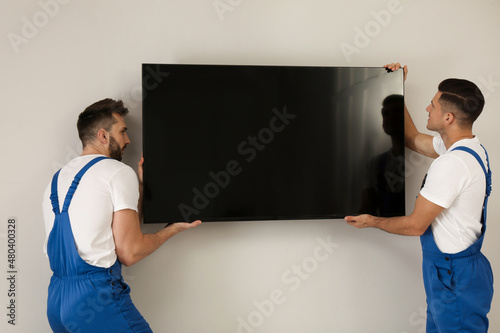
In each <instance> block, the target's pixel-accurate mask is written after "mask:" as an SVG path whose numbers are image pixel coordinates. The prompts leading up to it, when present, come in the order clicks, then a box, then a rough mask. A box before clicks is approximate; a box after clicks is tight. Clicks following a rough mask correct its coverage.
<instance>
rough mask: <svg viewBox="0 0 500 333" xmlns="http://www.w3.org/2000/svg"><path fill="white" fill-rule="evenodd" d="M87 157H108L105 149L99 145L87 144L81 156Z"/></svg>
mask: <svg viewBox="0 0 500 333" xmlns="http://www.w3.org/2000/svg"><path fill="white" fill-rule="evenodd" d="M85 155H104V156H108V155H107V154H106V152H105V149H103V148H102V147H99V146H97V145H94V144H87V145H86V146H85V147H83V150H82V154H81V156H85ZM108 157H109V156H108Z"/></svg>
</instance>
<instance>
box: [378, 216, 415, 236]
mask: <svg viewBox="0 0 500 333" xmlns="http://www.w3.org/2000/svg"><path fill="white" fill-rule="evenodd" d="M374 219H375V220H376V221H375V224H374V227H375V228H378V229H380V230H383V231H386V232H388V233H391V234H396V235H403V236H421V235H422V234H423V233H424V232H425V229H423V228H422V225H421V223H418V221H414V220H412V217H411V216H398V217H388V218H384V217H374Z"/></svg>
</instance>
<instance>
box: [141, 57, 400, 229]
mask: <svg viewBox="0 0 500 333" xmlns="http://www.w3.org/2000/svg"><path fill="white" fill-rule="evenodd" d="M401 72H402V71H398V72H392V73H390V72H387V71H386V70H385V69H384V68H374V67H366V68H360V67H307V66H302V67H301V66H236V65H179V64H143V67H142V75H143V154H144V158H145V164H144V222H145V223H165V222H180V221H193V220H196V219H201V220H202V221H205V222H210V221H252V220H282V219H318V218H322V219H332V218H343V217H344V216H345V215H348V214H358V213H370V214H374V215H378V216H396V215H404V214H405V182H404V168H405V165H404V100H403V99H404V97H403V96H404V93H403V75H402V73H401Z"/></svg>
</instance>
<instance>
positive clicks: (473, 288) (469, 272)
mask: <svg viewBox="0 0 500 333" xmlns="http://www.w3.org/2000/svg"><path fill="white" fill-rule="evenodd" d="M483 149H484V148H483ZM454 150H463V151H466V152H468V153H470V154H472V155H473V156H474V157H475V158H476V159H477V161H478V162H479V164H480V165H481V167H482V169H483V171H484V173H485V176H486V197H485V200H484V205H483V211H482V218H481V223H482V225H483V226H482V234H481V237H480V238H479V239H478V240H477V241H476V242H475V243H474V244H472V245H471V246H470V247H468V248H467V249H465V250H463V251H461V252H459V253H455V254H445V253H442V252H441V251H440V250H439V248H438V247H437V245H436V243H435V241H434V236H433V234H432V230H431V227H430V226H429V228H428V229H427V230H426V232H425V233H424V235H422V236H421V237H420V241H421V244H422V252H423V263H422V271H423V278H424V287H425V292H426V294H427V331H426V332H427V333H434V332H439V333H451V332H453V333H457V332H463V333H465V332H468V333H482V332H487V331H488V324H489V323H488V318H487V316H486V315H487V314H488V312H489V311H490V306H491V301H492V299H493V273H492V270H491V266H490V263H489V261H488V259H486V257H485V256H484V255H483V254H482V253H481V246H482V244H483V237H484V234H485V232H486V207H487V203H488V197H489V195H490V192H491V171H490V166H489V161H488V154H487V153H486V160H487V163H488V170H486V168H485V167H484V164H483V162H482V161H481V158H480V157H479V155H477V153H476V152H475V151H473V150H472V149H469V148H467V147H457V148H455V149H454ZM485 152H486V150H485Z"/></svg>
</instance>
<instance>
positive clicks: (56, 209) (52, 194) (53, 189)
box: [50, 169, 61, 215]
mask: <svg viewBox="0 0 500 333" xmlns="http://www.w3.org/2000/svg"><path fill="white" fill-rule="evenodd" d="M59 172H61V169H59V171H57V172H56V173H55V175H54V177H52V185H51V191H50V201H51V202H52V211H53V212H54V214H56V215H57V214H59V196H58V194H57V179H58V178H59Z"/></svg>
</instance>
